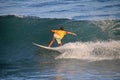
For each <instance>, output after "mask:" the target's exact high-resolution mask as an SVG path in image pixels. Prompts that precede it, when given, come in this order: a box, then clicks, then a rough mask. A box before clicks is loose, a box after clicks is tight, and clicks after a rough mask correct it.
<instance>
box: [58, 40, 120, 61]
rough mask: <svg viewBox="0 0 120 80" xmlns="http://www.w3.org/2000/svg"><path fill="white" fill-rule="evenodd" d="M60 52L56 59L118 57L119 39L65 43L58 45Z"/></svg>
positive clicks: (119, 52) (105, 58)
mask: <svg viewBox="0 0 120 80" xmlns="http://www.w3.org/2000/svg"><path fill="white" fill-rule="evenodd" d="M58 50H59V52H61V53H62V54H61V55H59V56H57V57H56V59H62V58H73V59H82V60H83V59H84V60H111V59H120V41H97V42H75V43H67V44H65V45H63V46H62V47H58Z"/></svg>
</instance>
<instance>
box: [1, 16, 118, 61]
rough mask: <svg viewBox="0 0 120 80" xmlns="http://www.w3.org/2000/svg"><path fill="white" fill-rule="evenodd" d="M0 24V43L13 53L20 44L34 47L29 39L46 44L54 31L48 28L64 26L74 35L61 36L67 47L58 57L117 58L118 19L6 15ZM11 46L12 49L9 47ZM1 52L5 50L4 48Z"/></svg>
mask: <svg viewBox="0 0 120 80" xmlns="http://www.w3.org/2000/svg"><path fill="white" fill-rule="evenodd" d="M0 25H1V27H0V36H1V38H0V47H1V48H3V49H5V50H6V49H10V50H13V52H14V54H17V53H16V51H14V50H18V53H19V51H20V50H19V49H21V48H22V47H27V49H29V50H30V49H31V50H33V49H32V48H33V45H31V44H32V42H37V43H39V44H42V45H46V46H47V45H48V44H49V42H50V40H51V39H52V35H53V34H52V32H51V31H50V30H51V29H59V27H60V26H64V28H65V30H68V31H72V32H75V33H76V34H77V37H74V36H72V35H66V36H65V37H64V39H63V40H62V42H63V44H64V46H63V48H64V49H66V48H69V49H68V50H67V49H66V50H67V51H64V52H63V54H62V55H59V56H58V57H57V58H76V59H82V58H84V59H85V58H86V59H91V58H93V59H94V58H95V59H98V58H99V59H101V58H106V59H107V58H108V59H119V58H120V41H119V40H120V21H119V20H100V21H84V20H83V21H76V20H70V19H54V18H52V19H51V18H47V19H46V18H38V17H30V16H28V17H25V16H15V15H8V16H0ZM20 45H22V47H18V48H19V49H16V47H15V46H20ZM6 46H7V48H6ZM8 46H9V48H8ZM11 46H14V48H15V49H11V48H12V47H11ZM53 46H58V44H57V43H54V44H53ZM69 46H70V47H69ZM27 49H26V50H27ZM23 50H24V51H26V50H25V49H23ZM8 51H9V50H8ZM20 52H21V51H20ZM3 53H7V52H4V51H3ZM23 55H24V54H23ZM84 56H85V57H84ZM88 57H89V58H88Z"/></svg>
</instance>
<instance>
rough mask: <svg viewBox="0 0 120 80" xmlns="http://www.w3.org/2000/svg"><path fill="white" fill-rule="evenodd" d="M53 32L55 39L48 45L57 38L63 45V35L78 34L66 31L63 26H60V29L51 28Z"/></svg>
mask: <svg viewBox="0 0 120 80" xmlns="http://www.w3.org/2000/svg"><path fill="white" fill-rule="evenodd" d="M51 31H52V32H53V33H54V35H53V36H54V37H53V40H52V41H51V42H50V44H49V45H48V47H51V46H52V44H53V42H54V41H55V40H56V41H57V43H58V44H59V45H60V46H62V42H61V40H62V39H63V37H64V36H65V35H66V34H72V35H74V36H76V34H75V33H73V32H69V31H65V30H64V28H63V27H60V29H59V30H51Z"/></svg>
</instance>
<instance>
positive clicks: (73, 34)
mask: <svg viewBox="0 0 120 80" xmlns="http://www.w3.org/2000/svg"><path fill="white" fill-rule="evenodd" d="M66 34H72V35H74V36H77V34H75V33H73V32H69V31H67V32H66Z"/></svg>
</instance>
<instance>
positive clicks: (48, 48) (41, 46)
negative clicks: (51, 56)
mask: <svg viewBox="0 0 120 80" xmlns="http://www.w3.org/2000/svg"><path fill="white" fill-rule="evenodd" d="M33 44H34V45H36V46H38V47H40V48H43V49H47V50H54V51H56V49H55V48H51V47H47V46H43V45H40V44H37V43H34V42H33Z"/></svg>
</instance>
